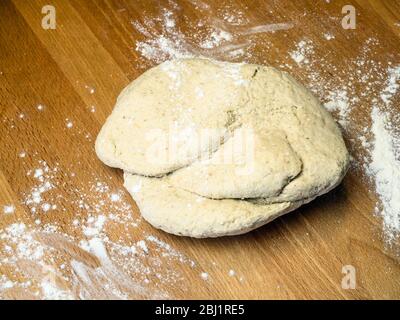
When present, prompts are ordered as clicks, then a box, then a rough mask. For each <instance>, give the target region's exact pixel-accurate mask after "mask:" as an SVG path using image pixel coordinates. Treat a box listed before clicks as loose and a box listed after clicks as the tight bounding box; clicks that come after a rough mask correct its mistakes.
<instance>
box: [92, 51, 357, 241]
mask: <svg viewBox="0 0 400 320" xmlns="http://www.w3.org/2000/svg"><path fill="white" fill-rule="evenodd" d="M96 152H97V154H98V156H99V158H100V159H101V160H102V161H103V162H105V163H106V164H108V165H110V166H113V167H117V168H121V169H123V170H124V171H125V172H126V173H125V185H126V187H127V188H128V190H129V191H130V192H131V194H132V196H133V197H134V199H135V201H136V202H137V204H138V206H139V208H140V210H141V212H142V214H143V216H144V217H145V218H146V219H147V220H148V221H149V222H150V223H151V224H153V225H154V226H156V227H158V228H161V229H163V230H166V231H168V232H171V233H175V234H184V235H189V236H195V237H211V236H220V235H230V234H238V233H243V232H246V231H248V230H251V229H254V228H255V227H258V226H260V225H262V224H265V223H267V222H268V221H271V220H272V219H274V218H275V217H277V216H279V215H282V214H284V213H287V212H289V211H291V210H294V209H295V208H297V207H298V206H300V205H301V204H302V203H305V202H308V201H310V200H312V199H313V198H315V197H316V196H318V195H321V194H323V193H325V192H327V191H329V190H331V189H332V188H334V187H335V186H336V185H337V184H339V183H340V181H341V180H342V179H343V177H344V175H345V173H346V171H347V168H348V164H349V156H348V152H347V150H346V147H345V144H344V142H343V139H342V136H341V133H340V130H339V128H338V127H337V125H336V123H335V122H334V120H333V119H332V117H331V116H330V114H329V113H328V112H327V111H326V110H325V109H324V108H323V107H322V106H321V104H320V103H319V101H318V100H317V99H316V98H315V97H314V96H313V95H312V94H311V92H310V91H308V90H307V89H306V88H304V87H303V86H302V85H301V84H299V83H298V82H297V81H296V80H295V79H294V78H292V77H291V76H289V75H288V74H286V73H284V72H280V71H278V70H276V69H274V68H272V67H266V66H259V65H252V64H234V63H226V62H219V61H213V60H208V59H199V58H196V59H195V58H193V59H179V60H173V61H168V62H165V63H162V64H161V65H159V66H157V67H155V68H152V69H150V70H149V71H147V72H145V73H144V74H143V75H142V76H140V77H139V78H138V79H136V80H135V81H133V82H132V83H131V84H130V85H129V86H128V87H127V88H126V89H125V90H124V91H123V92H122V93H121V95H120V96H119V98H118V100H117V104H116V107H115V109H114V111H113V112H112V114H111V115H110V117H109V118H108V119H107V121H106V123H105V125H104V126H103V128H102V129H101V131H100V133H99V136H98V138H97V140H96ZM226 155H229V156H230V157H228V159H227V158H226ZM221 159H222V160H221ZM144 176H147V177H144ZM138 182H140V184H141V185H142V189H141V191H140V192H137V193H135V192H132V190H133V189H132V188H133V187H132V186H133V185H136V184H137V183H138ZM198 199H202V200H198ZM196 200H198V201H200V202H199V203H198V202H197V201H196Z"/></svg>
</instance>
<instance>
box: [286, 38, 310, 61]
mask: <svg viewBox="0 0 400 320" xmlns="http://www.w3.org/2000/svg"><path fill="white" fill-rule="evenodd" d="M313 53H314V46H313V43H312V41H310V40H301V41H300V42H299V43H297V45H296V49H295V50H294V51H292V52H290V57H291V58H292V59H293V60H294V61H295V62H296V63H297V64H299V65H301V64H308V63H310V56H311V55H312V54H313Z"/></svg>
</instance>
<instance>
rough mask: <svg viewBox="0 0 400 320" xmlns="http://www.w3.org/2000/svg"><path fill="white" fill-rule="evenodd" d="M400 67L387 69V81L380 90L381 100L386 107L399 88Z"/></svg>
mask: <svg viewBox="0 0 400 320" xmlns="http://www.w3.org/2000/svg"><path fill="white" fill-rule="evenodd" d="M399 82H400V65H398V66H396V67H389V68H388V79H387V81H386V86H385V88H384V89H383V90H382V93H381V99H382V101H383V102H384V103H385V104H386V106H388V105H389V104H390V102H391V99H392V97H393V96H394V95H395V94H396V92H397V90H398V89H399V87H400V84H399Z"/></svg>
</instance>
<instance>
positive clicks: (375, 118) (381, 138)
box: [368, 107, 400, 243]
mask: <svg viewBox="0 0 400 320" xmlns="http://www.w3.org/2000/svg"><path fill="white" fill-rule="evenodd" d="M371 119H372V127H371V131H372V133H373V135H374V140H373V142H372V145H373V146H372V149H371V162H370V164H369V167H368V169H369V170H368V172H369V174H370V175H371V177H372V178H373V180H374V183H375V190H376V193H377V195H378V196H379V199H380V202H381V204H380V206H378V207H377V208H376V212H377V213H379V214H380V215H381V216H382V219H383V225H384V231H385V236H386V238H387V240H388V242H389V243H391V242H393V240H395V239H396V238H397V237H398V236H399V235H400V136H399V135H398V133H397V135H396V133H395V129H396V128H395V127H394V124H393V123H392V122H391V121H390V117H389V114H387V113H385V112H383V111H379V109H378V108H377V107H374V108H373V109H372V113H371ZM397 129H398V127H397Z"/></svg>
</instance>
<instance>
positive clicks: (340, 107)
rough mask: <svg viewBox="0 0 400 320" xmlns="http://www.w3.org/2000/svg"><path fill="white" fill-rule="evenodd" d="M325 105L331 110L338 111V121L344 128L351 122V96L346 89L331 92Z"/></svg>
mask: <svg viewBox="0 0 400 320" xmlns="http://www.w3.org/2000/svg"><path fill="white" fill-rule="evenodd" d="M324 107H325V108H326V109H327V110H328V111H329V112H337V114H338V118H339V119H338V122H339V123H340V124H341V125H342V127H343V128H346V127H347V125H348V123H349V112H350V106H349V97H348V96H347V92H346V91H345V90H337V91H332V92H329V94H328V102H326V103H325V104H324Z"/></svg>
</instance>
